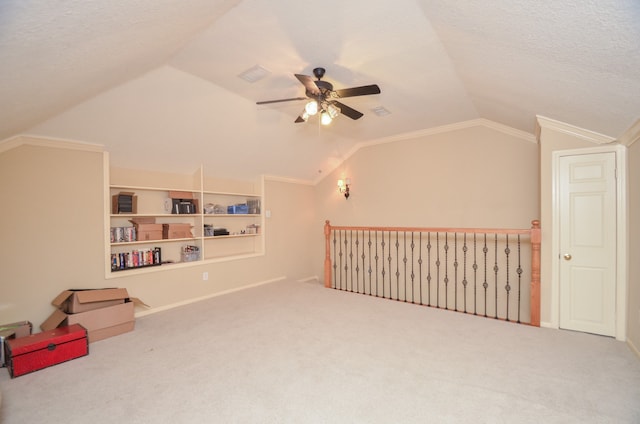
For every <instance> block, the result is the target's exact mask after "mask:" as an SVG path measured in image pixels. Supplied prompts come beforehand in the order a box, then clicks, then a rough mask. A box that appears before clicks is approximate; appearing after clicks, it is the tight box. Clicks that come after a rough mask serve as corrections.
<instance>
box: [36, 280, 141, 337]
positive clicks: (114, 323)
mask: <svg viewBox="0 0 640 424" xmlns="http://www.w3.org/2000/svg"><path fill="white" fill-rule="evenodd" d="M111 290H115V291H111ZM92 291H93V290H92ZM66 292H72V293H79V291H73V290H65V291H64V292H62V293H61V294H60V295H59V296H58V297H56V299H57V300H58V301H57V303H58V305H56V306H58V307H57V309H56V310H55V311H54V312H53V313H52V314H51V315H50V316H49V318H47V319H46V320H45V321H44V322H43V323H42V324H41V325H40V328H41V329H42V331H49V330H53V329H54V328H57V327H60V326H65V325H72V324H80V325H82V326H83V327H85V328H86V329H87V331H88V332H89V342H90V343H92V342H96V341H98V340H102V339H106V338H108V337H112V336H116V335H118V334H122V333H126V332H129V331H133V329H134V327H135V317H134V306H135V305H144V303H143V302H142V301H141V300H139V299H136V298H130V297H128V293H127V291H126V289H107V291H105V289H100V290H97V291H96V293H91V294H87V295H86V296H87V297H93V298H102V299H104V298H105V296H110V295H111V296H118V295H119V296H122V295H124V296H126V297H125V298H122V299H121V300H122V301H123V302H121V303H119V304H116V305H112V306H106V307H102V308H98V309H92V310H88V311H85V312H79V313H69V312H65V311H64V310H63V309H61V308H62V307H63V305H66V303H65V302H66V300H68V299H69V296H68V295H67V297H66V298H65V293H66ZM56 299H54V301H55V300H56ZM60 299H65V300H63V301H62V302H60ZM111 300H116V299H111ZM98 301H101V300H98ZM52 303H53V302H52ZM87 303H91V302H87Z"/></svg>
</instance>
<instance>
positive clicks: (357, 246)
mask: <svg viewBox="0 0 640 424" xmlns="http://www.w3.org/2000/svg"><path fill="white" fill-rule="evenodd" d="M359 248H360V239H359V238H358V231H357V230H356V293H360V262H359V259H360V254H359V252H360V250H359ZM351 269H353V265H352V267H351Z"/></svg>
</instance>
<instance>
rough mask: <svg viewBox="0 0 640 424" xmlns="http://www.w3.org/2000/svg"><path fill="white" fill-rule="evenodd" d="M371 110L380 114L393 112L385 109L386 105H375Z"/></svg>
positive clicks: (385, 114)
mask: <svg viewBox="0 0 640 424" xmlns="http://www.w3.org/2000/svg"><path fill="white" fill-rule="evenodd" d="M371 111H372V112H373V113H375V114H376V115H378V116H387V115H389V114H391V112H389V110H388V109H385V108H384V106H378V107H374V108H373V109H371Z"/></svg>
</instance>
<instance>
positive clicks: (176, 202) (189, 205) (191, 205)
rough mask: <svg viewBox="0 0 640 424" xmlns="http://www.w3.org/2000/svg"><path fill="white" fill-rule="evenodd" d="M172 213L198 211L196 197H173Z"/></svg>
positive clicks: (192, 212)
mask: <svg viewBox="0 0 640 424" xmlns="http://www.w3.org/2000/svg"><path fill="white" fill-rule="evenodd" d="M171 201H172V207H171V213H172V214H185V215H191V214H195V213H198V206H197V203H196V199H171Z"/></svg>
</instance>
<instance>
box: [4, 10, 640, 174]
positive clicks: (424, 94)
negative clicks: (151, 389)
mask: <svg viewBox="0 0 640 424" xmlns="http://www.w3.org/2000/svg"><path fill="white" fill-rule="evenodd" d="M638 22H640V2H638V1H637V0H626V1H625V0H573V1H570V0H567V1H563V2H558V1H549V0H545V1H538V2H531V1H525V0H522V1H511V0H485V1H482V2H470V1H452V0H440V1H428V0H396V1H394V2H388V1H382V0H377V1H371V0H369V1H365V0H356V1H348V2H346V1H343V0H325V1H323V2H321V3H314V5H313V6H310V4H309V3H308V2H301V1H294V0H281V1H269V0H227V1H221V0H218V1H211V0H183V1H177V0H139V1H135V2H132V1H125V0H113V1H109V2H101V1H87V0H62V1H57V2H41V1H35V0H33V1H30V0H3V1H2V2H0V63H2V65H1V66H0V99H1V101H0V140H2V139H6V138H9V137H11V136H13V135H16V134H20V133H27V134H37V135H46V136H50V137H57V138H64V139H74V140H80V141H85V142H90V143H99V144H103V145H105V147H106V149H107V150H108V151H109V152H110V153H111V159H112V163H113V164H114V165H116V166H125V167H140V168H149V169H161V168H164V169H171V170H174V171H177V172H183V171H186V170H189V169H190V170H193V169H195V168H196V167H197V166H199V165H200V164H203V165H204V166H205V169H207V170H209V171H210V173H213V174H219V175H224V176H229V177H234V178H236V177H243V176H244V177H253V176H255V175H257V174H271V175H279V176H283V177H291V178H298V179H304V180H314V179H317V178H318V175H319V174H318V173H319V172H320V173H322V172H326V171H329V170H331V169H332V168H333V167H335V165H336V164H337V163H339V162H340V160H341V158H342V157H344V155H345V154H347V152H349V151H350V150H351V149H352V148H353V147H354V146H355V145H356V144H357V143H361V142H367V141H372V140H376V139H380V138H382V137H394V136H398V135H401V134H406V133H411V132H416V131H421V130H425V129H429V128H433V127H438V126H442V125H448V124H455V123H458V122H462V121H468V120H472V119H477V118H485V119H488V120H491V121H495V122H497V123H500V124H503V125H506V126H509V127H513V128H515V129H517V130H521V131H525V132H529V133H533V132H534V127H535V115H544V116H547V117H550V118H553V119H556V120H559V121H563V122H566V123H569V124H572V125H576V126H579V127H582V128H585V129H589V130H592V131H595V132H599V133H602V134H605V135H608V136H611V137H614V138H615V137H618V136H620V135H621V134H622V133H623V132H624V131H625V130H626V129H627V128H628V127H630V126H631V124H632V123H633V122H634V121H635V120H636V119H637V118H638V117H639V116H640V71H639V70H640V25H637V23H638ZM255 65H260V66H262V67H264V68H265V69H267V70H268V71H269V74H268V75H267V76H266V77H265V78H264V79H262V80H260V81H258V82H255V83H248V82H246V81H244V80H242V79H240V78H238V75H239V74H240V73H242V72H243V71H245V70H247V69H250V68H252V67H253V66H255ZM317 66H322V67H325V68H326V69H327V74H326V76H325V80H327V81H330V82H332V83H333V84H334V87H335V88H346V87H353V86H360V85H367V84H373V83H375V84H378V85H379V86H380V88H381V90H382V93H381V94H380V95H373V96H366V97H356V98H348V99H343V103H345V104H347V105H349V106H351V107H353V108H355V109H357V110H359V111H361V112H363V113H364V114H365V115H364V117H363V118H362V119H360V120H358V121H353V120H350V119H349V118H346V117H344V116H341V117H339V118H338V119H336V120H335V121H334V122H333V124H332V125H331V126H329V127H320V126H319V125H318V124H317V121H314V120H313V119H312V120H310V121H309V122H307V123H304V124H294V123H293V121H294V119H295V118H296V117H297V116H298V114H300V112H301V110H302V107H303V105H304V102H301V101H297V102H286V103H276V104H271V105H262V106H257V105H256V104H255V102H256V101H259V100H270V99H280V98H289V97H298V96H303V95H304V88H303V86H302V85H301V84H300V82H298V80H297V79H296V78H295V77H294V75H293V74H294V73H303V74H308V75H311V71H312V69H313V68H314V67H317ZM380 106H382V107H384V108H385V109H387V110H388V111H390V112H391V113H390V114H389V115H386V116H377V115H375V114H374V113H373V112H372V109H373V108H377V107H380ZM212 171H213V172H212Z"/></svg>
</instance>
